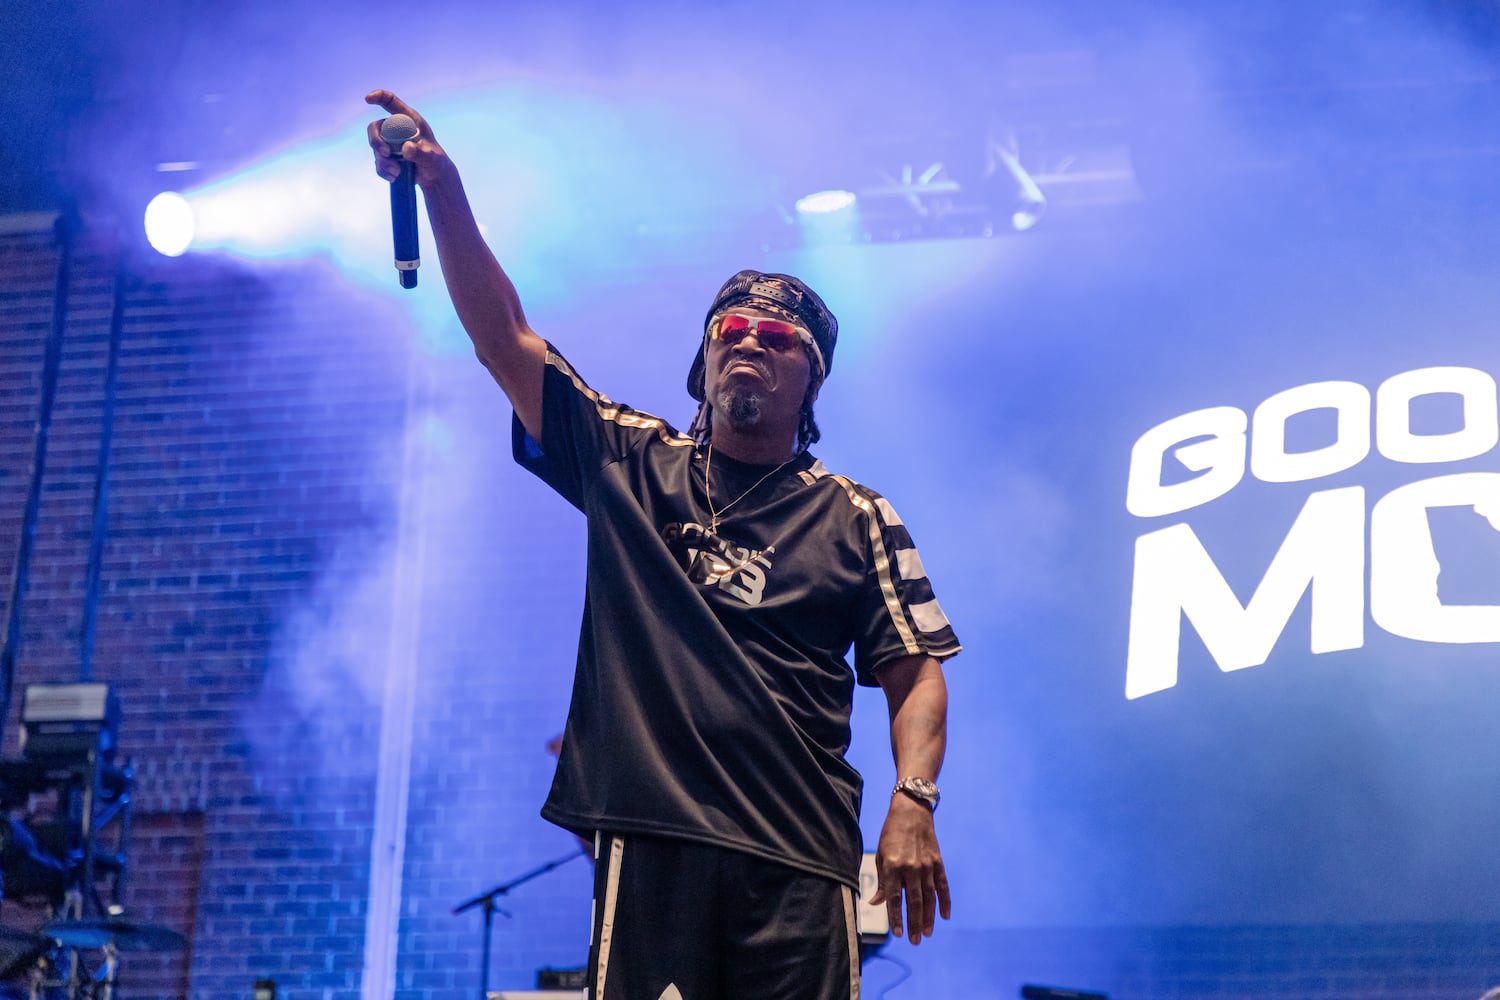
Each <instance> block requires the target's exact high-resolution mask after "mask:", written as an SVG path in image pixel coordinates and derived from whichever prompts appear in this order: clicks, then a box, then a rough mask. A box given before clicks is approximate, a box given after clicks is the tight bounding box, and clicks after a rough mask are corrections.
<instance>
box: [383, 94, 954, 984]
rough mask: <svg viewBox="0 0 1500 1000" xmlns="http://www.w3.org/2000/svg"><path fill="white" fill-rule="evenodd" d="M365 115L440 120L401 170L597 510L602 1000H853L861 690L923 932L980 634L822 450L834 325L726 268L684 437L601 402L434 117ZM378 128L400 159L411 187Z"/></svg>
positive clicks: (545, 473)
mask: <svg viewBox="0 0 1500 1000" xmlns="http://www.w3.org/2000/svg"><path fill="white" fill-rule="evenodd" d="M365 100H366V101H367V102H369V103H370V104H378V105H379V106H381V107H382V108H384V109H385V110H386V111H387V112H391V113H400V114H407V115H411V116H412V118H413V119H414V120H415V121H416V123H417V125H418V126H419V128H420V134H419V135H418V136H417V138H416V139H415V140H413V141H409V142H407V143H406V144H405V145H404V146H403V147H402V148H401V149H400V150H399V152H398V154H397V155H399V157H401V158H404V159H406V160H408V161H410V162H411V163H412V164H413V165H414V168H415V175H416V180H417V183H418V185H420V186H421V188H422V191H423V196H424V197H425V199H426V202H427V214H428V217H429V219H430V220H431V223H432V230H433V234H434V236H435V237H436V241H437V248H438V256H439V259H440V261H441V263H442V270H443V278H444V281H445V282H446V283H447V287H448V292H449V295H450V296H451V297H452V299H453V304H454V307H455V308H456V310H457V312H458V316H459V319H460V320H461V321H462V323H463V326H464V329H465V330H467V331H468V334H469V336H470V338H471V339H472V340H473V342H474V349H475V352H476V353H477V354H478V356H479V360H480V361H481V362H483V364H484V365H485V367H486V368H487V369H488V370H489V371H490V373H491V374H492V375H493V376H494V378H495V381H496V382H498V383H499V384H500V387H501V388H502V389H503V390H504V391H505V393H506V395H507V396H508V397H509V398H510V402H511V404H512V406H513V407H514V408H515V420H514V424H513V427H514V430H513V437H514V449H515V457H516V460H517V461H518V462H519V463H520V464H521V465H523V466H524V467H526V468H527V469H529V470H531V471H532V472H533V473H535V474H536V475H537V476H539V477H540V478H541V479H542V480H543V481H545V482H546V483H547V484H548V485H549V486H551V487H552V488H553V489H555V490H556V491H557V492H558V493H559V494H561V495H562V496H563V498H564V499H566V500H567V501H568V502H569V503H571V504H573V505H574V506H575V507H577V508H578V509H579V510H581V511H583V513H584V514H585V515H586V516H587V519H588V529H587V530H588V566H587V590H586V600H585V604H584V611H583V627H582V633H581V636H580V639H579V650H578V666H577V674H576V676H575V678H574V684H573V696H572V704H571V707H570V709H569V714H568V721H567V728H566V732H565V736H564V738H563V741H562V755H561V759H560V760H559V762H558V767H557V775H556V778H555V779H554V781H553V785H552V790H551V793H550V794H549V796H548V798H547V802H546V805H545V806H544V807H543V809H542V815H543V816H545V817H546V818H547V819H549V820H551V821H552V822H554V823H557V824H559V825H561V826H564V827H566V828H567V829H569V830H572V831H574V832H577V833H581V834H586V835H587V836H589V837H590V838H592V839H593V840H594V842H595V853H596V858H597V864H596V866H595V882H594V917H593V921H594V926H593V934H592V939H591V944H590V956H589V958H590V965H589V970H590V977H591V986H590V990H589V996H590V997H593V998H596V1000H663V998H678V997H680V998H682V1000H719V998H722V1000H773V998H774V1000H804V998H805V1000H833V998H835V997H838V998H843V1000H848V998H852V997H857V996H858V990H859V986H858V984H859V953H858V939H857V938H856V936H855V934H856V931H855V928H854V908H853V894H852V889H853V888H854V887H857V885H858V871H859V862H860V852H861V840H860V830H859V822H858V817H859V805H860V795H861V784H862V783H861V779H860V776H859V774H858V772H856V771H855V770H854V769H853V768H852V767H851V766H850V765H849V764H848V763H847V762H846V761H845V760H844V752H845V750H846V749H847V747H848V745H849V716H850V710H851V708H852V698H853V691H854V684H855V683H856V682H858V683H863V684H867V685H875V684H878V685H879V686H880V687H881V688H882V689H883V690H884V692H885V694H886V697H887V700H888V702H889V704H890V716H891V746H892V750H893V752H894V754H895V760H896V772H897V777H898V779H899V782H898V784H897V786H896V788H895V790H894V791H892V793H891V799H890V811H889V813H888V814H887V817H886V821H885V825H884V827H883V829H882V830H881V834H880V843H879V847H878V853H877V866H878V869H879V873H880V888H879V892H878V893H877V895H876V896H875V897H874V899H873V900H872V902H875V903H882V902H883V903H884V904H885V906H886V910H887V913H888V914H889V916H890V922H891V927H892V930H893V932H894V933H896V934H897V935H900V934H901V933H902V930H903V928H904V929H905V932H906V934H907V935H909V937H910V939H911V941H912V943H913V944H917V943H919V942H920V940H921V938H922V936H923V935H930V934H931V933H932V931H933V925H934V922H935V917H936V915H937V914H938V913H941V914H942V916H943V917H944V918H945V919H946V918H947V917H948V915H949V896H948V881H947V877H946V875H945V873H944V870H943V861H942V857H941V854H940V853H939V850H938V843H937V835H936V833H935V831H934V827H933V811H934V809H935V808H936V806H937V802H938V791H937V786H936V785H935V784H934V781H935V780H936V778H937V775H938V769H939V767H940V766H941V764H942V759H943V751H944V745H945V740H946V721H945V720H946V713H947V698H948V695H947V687H946V684H945V681H944V679H943V671H942V667H941V666H940V662H941V661H942V660H944V659H946V658H948V657H950V656H953V655H954V654H956V653H957V652H958V651H959V644H958V640H957V638H956V637H955V635H954V633H953V630H952V628H951V627H950V626H949V624H948V620H947V619H946V618H945V617H944V615H943V613H942V610H941V609H940V608H939V607H938V603H937V600H936V599H935V598H934V596H933V592H932V587H931V584H930V583H929V582H928V580H927V577H926V575H925V573H924V571H923V569H922V563H921V560H920V558H918V556H917V551H916V549H915V548H914V547H913V545H912V540H911V536H910V535H908V533H907V530H906V528H905V526H904V525H903V524H902V522H901V520H900V518H899V517H897V516H896V512H895V511H894V510H893V509H892V508H891V506H890V504H889V503H887V502H886V501H885V500H884V499H883V498H882V497H881V496H880V495H879V494H878V493H875V492H874V491H873V490H870V489H867V488H866V487H864V486H861V485H859V484H858V483H855V482H853V481H851V480H849V479H846V478H844V477H843V476H837V475H833V474H831V473H830V472H829V471H828V470H827V469H826V468H825V467H824V466H823V464H822V463H821V462H819V461H818V460H817V459H815V458H814V457H813V456H812V455H811V454H809V453H808V451H807V447H808V446H809V445H810V444H812V443H813V442H815V441H817V440H818V429H817V424H816V423H815V422H814V420H813V411H812V404H813V401H814V400H815V399H816V398H817V395H818V390H819V388H820V387H821V385H822V383H823V380H824V379H825V378H826V377H827V375H828V373H829V371H830V370H831V368H832V366H833V353H834V347H835V345H836V343H837V339H838V323H837V321H836V320H835V319H834V317H833V315H832V313H830V312H829V311H828V309H827V307H826V306H825V305H824V304H823V301H822V300H821V299H820V298H819V297H818V296H817V295H816V294H814V293H813V291H812V290H811V289H810V288H808V287H807V286H806V285H805V284H803V283H802V282H801V281H799V280H798V279H796V278H793V277H790V276H787V275H780V274H761V273H759V272H755V271H741V272H740V273H739V274H736V275H735V276H734V277H732V278H730V279H729V281H728V282H727V283H726V284H725V285H724V286H723V287H722V288H721V289H720V290H719V293H718V295H716V296H715V297H714V299H713V302H712V305H711V306H710V308H709V310H708V315H707V317H706V320H705V328H704V333H703V336H702V338H701V341H700V343H699V344H698V345H697V350H696V353H695V354H694V356H693V360H692V365H691V368H690V370H689V373H688V391H689V393H691V394H692V396H693V398H694V399H696V400H698V401H699V403H700V406H699V409H698V414H697V417H696V418H695V420H694V421H693V424H692V427H691V428H690V433H689V434H681V433H678V432H677V431H676V430H674V429H673V428H672V427H671V426H669V425H668V424H667V423H666V422H665V421H663V420H661V419H659V418H657V417H653V416H650V415H649V414H646V413H642V412H640V411H637V410H633V409H631V408H630V407H628V406H624V405H623V404H619V403H616V402H613V401H612V400H610V399H609V398H608V397H606V396H604V395H602V394H600V393H598V392H596V391H594V390H593V389H592V388H590V387H589V385H588V384H587V383H586V382H585V381H584V380H583V378H582V377H581V376H580V375H578V374H577V373H576V372H574V370H573V368H572V367H571V366H570V365H569V364H568V362H567V361H566V360H565V359H564V358H563V356H562V355H561V354H560V353H559V352H558V350H557V349H556V348H554V347H553V346H552V345H551V344H549V343H547V342H546V341H544V340H542V339H541V338H540V337H539V336H537V335H536V334H535V333H534V332H533V331H532V330H531V328H530V327H529V326H528V325H527V323H526V318H525V316H524V315H523V313H522V311H521V303H520V300H519V298H518V297H517V294H516V290H515V288H514V286H513V285H512V284H511V282H510V280H509V279H508V278H507V277H506V275H505V273H504V272H503V271H502V270H501V268H500V266H499V264H498V263H497V262H496V260H495V257H494V255H493V254H492V253H491V252H490V250H489V248H488V247H487V246H486V245H485V243H484V241H483V239H482V237H481V236H480V233H479V228H478V226H477V225H476V223H475V220H474V216H473V213H472V212H471V211H470V209H469V206H468V201H467V198H466V196H465V194H464V191H463V186H462V184H461V182H460V180H459V175H458V171H457V169H456V168H455V167H454V165H453V163H452V161H451V160H450V159H448V157H447V156H446V154H445V153H444V152H443V150H442V148H441V147H440V146H439V145H438V144H437V142H436V140H435V139H434V137H433V133H432V130H431V129H430V128H429V127H428V125H427V123H426V122H425V121H424V120H423V119H422V118H421V116H419V115H417V114H416V112H414V111H412V109H411V108H409V107H407V106H406V104H405V103H403V102H402V101H401V100H400V99H399V98H397V97H396V96H395V95H393V94H391V93H390V92H389V91H384V90H377V91H375V92H374V93H372V94H370V95H368V96H367V97H366V98H365ZM378 125H379V123H378V122H376V123H372V124H371V126H370V145H371V147H372V148H373V149H374V151H375V161H376V167H377V170H378V171H379V172H380V174H381V175H382V176H383V177H386V178H387V179H393V178H394V177H395V176H396V175H397V174H398V173H399V166H398V160H397V157H396V155H393V154H392V153H391V151H390V150H389V149H388V148H387V146H386V144H385V143H384V142H382V141H381V140H380V137H379V131H378ZM638 333H639V331H635V332H634V333H633V334H632V335H638ZM684 353H686V351H685V349H684ZM851 646H852V647H853V650H854V665H853V669H852V670H851V668H850V667H849V665H848V663H847V662H846V661H845V659H844V654H845V653H846V652H847V651H848V650H849V648H850V647H851ZM903 899H904V900H905V912H904V913H903V907H902V901H903Z"/></svg>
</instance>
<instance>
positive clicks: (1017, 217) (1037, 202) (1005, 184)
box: [984, 139, 1047, 233]
mask: <svg viewBox="0 0 1500 1000" xmlns="http://www.w3.org/2000/svg"><path fill="white" fill-rule="evenodd" d="M984 183H985V186H986V187H987V188H989V190H990V192H991V198H992V201H993V204H994V207H995V209H996V211H997V212H1007V213H1008V218H1009V221H1010V225H1011V228H1012V229H1014V230H1015V231H1016V232H1018V233H1024V232H1026V230H1028V229H1031V228H1032V227H1034V226H1035V225H1036V224H1037V223H1038V222H1040V221H1041V220H1042V214H1043V213H1044V212H1046V210H1047V196H1046V195H1044V194H1042V189H1041V188H1040V187H1039V186H1038V185H1037V182H1036V180H1035V179H1034V178H1033V177H1032V176H1031V175H1030V174H1029V173H1027V172H1026V168H1025V167H1023V166H1021V159H1020V157H1019V156H1017V155H1016V152H1015V149H1014V148H1013V147H1012V145H1011V144H1010V143H1008V142H1006V141H1002V140H998V139H991V140H990V141H989V142H988V143H987V144H986V149H985V165H984Z"/></svg>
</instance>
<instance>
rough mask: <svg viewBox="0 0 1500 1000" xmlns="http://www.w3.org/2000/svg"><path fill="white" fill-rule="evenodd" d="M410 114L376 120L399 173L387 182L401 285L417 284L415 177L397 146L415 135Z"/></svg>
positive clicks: (418, 262) (414, 169)
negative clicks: (389, 184)
mask: <svg viewBox="0 0 1500 1000" xmlns="http://www.w3.org/2000/svg"><path fill="white" fill-rule="evenodd" d="M418 131H419V130H418V129H417V123H416V122H414V121H412V120H411V116H410V115H391V116H390V117H389V118H387V119H385V121H383V122H381V123H380V138H381V139H382V140H384V142H385V144H386V145H388V146H390V147H391V152H392V153H393V154H395V155H396V157H397V158H398V159H397V162H399V163H400V164H401V176H400V177H397V178H396V179H395V180H393V181H391V237H392V239H393V241H394V242H395V245H396V274H397V275H399V276H400V278H401V287H402V288H416V287H417V266H418V265H419V264H421V263H422V261H421V258H420V256H419V254H418V253H417V176H416V168H415V167H413V166H412V163H411V161H410V160H402V159H400V156H401V147H402V145H403V144H405V143H406V142H407V140H409V139H415V138H416V137H417V135H418Z"/></svg>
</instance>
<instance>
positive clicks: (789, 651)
mask: <svg viewBox="0 0 1500 1000" xmlns="http://www.w3.org/2000/svg"><path fill="white" fill-rule="evenodd" d="M545 372H546V373H545V376H544V379H545V381H544V389H543V394H542V404H543V414H542V438H543V440H542V441H541V442H540V443H537V442H535V441H533V440H532V439H531V437H530V436H529V435H528V434H527V433H526V431H525V429H524V428H522V426H521V424H520V421H519V420H516V421H514V427H513V437H514V448H515V456H516V460H517V461H518V462H520V463H521V464H522V465H523V466H524V467H526V468H527V469H529V470H531V471H532V472H534V473H535V474H536V475H537V476H539V477H540V478H541V479H542V480H543V481H545V482H546V483H547V484H548V485H550V486H551V487H552V488H553V489H555V490H556V491H557V492H558V493H559V494H561V495H562V496H563V497H564V498H566V499H567V500H568V501H569V502H570V503H572V504H573V505H574V506H575V507H577V508H578V509H579V510H581V511H583V512H584V514H585V515H587V518H588V569H587V582H586V595H585V600H584V610H583V626H582V631H581V634H580V636H579V641H578V667H577V674H576V676H575V678H574V683H573V696H572V704H571V707H570V709H569V712H568V722H567V729H566V731H565V734H564V737H563V742H562V755H561V758H560V760H559V762H558V767H557V774H556V777H555V779H554V780H553V784H552V791H551V793H550V795H549V796H548V798H547V802H546V805H545V806H544V807H543V808H542V815H543V816H544V817H545V818H547V819H548V820H551V821H552V822H554V823H557V824H559V825H561V826H564V827H567V828H568V829H570V830H573V831H575V832H580V833H584V834H592V832H593V831H594V830H598V829H603V830H611V831H619V832H622V833H643V834H657V835H664V836H671V837H682V838H686V839H689V840H697V841H702V842H706V843H712V844H718V845H720V846H723V847H728V848H732V849H735V850H741V851H747V852H749V853H751V854H755V855H758V856H761V857H764V858H769V859H771V860H773V861H779V862H782V863H784V864H788V865H792V866H794V867H797V868H801V869H804V870H807V871H812V872H816V873H819V874H823V875H827V876H829V877H832V878H835V879H838V880H840V881H842V882H845V883H847V884H850V885H855V884H857V881H856V880H857V876H858V871H859V860H860V850H861V841H860V831H859V802H860V790H861V779H860V776H859V773H858V772H857V771H855V770H854V768H853V767H851V766H850V765H849V764H848V763H847V762H846V761H845V759H844V753H845V751H846V750H847V749H848V746H849V715H850V710H851V707H852V698H853V692H854V684H855V683H856V681H858V682H859V683H862V684H867V685H869V684H875V683H876V681H875V677H874V671H875V668H877V667H879V666H880V665H881V664H882V663H884V662H886V661H889V660H892V659H895V658H897V657H902V656H907V655H911V654H918V653H926V654H930V655H932V656H935V657H938V658H940V659H945V658H947V657H949V656H952V655H953V654H955V653H957V652H958V651H959V644H958V640H957V638H956V637H955V636H954V633H953V630H952V628H951V627H950V626H949V624H948V620H947V618H946V617H944V615H943V612H942V610H941V609H940V608H939V607H938V604H937V601H936V599H935V598H934V597H933V593H932V588H931V585H930V584H929V583H928V581H927V577H926V574H925V573H924V572H923V570H922V564H921V560H920V559H919V558H918V556H917V552H916V549H915V548H914V547H913V546H912V543H911V538H910V536H909V535H908V534H907V531H906V528H905V527H904V526H903V525H902V524H901V521H900V519H899V518H898V517H897V516H896V513H895V511H894V510H892V509H891V507H890V505H889V504H888V503H887V502H886V501H885V500H884V499H883V498H882V497H881V496H879V495H878V494H877V493H875V492H874V491H872V490H869V489H866V488H865V487H863V486H860V485H859V484H857V483H854V482H852V481H850V480H848V479H846V478H844V477H842V476H835V475H832V474H830V473H829V472H828V471H827V470H826V469H825V468H824V467H823V465H822V463H821V462H819V461H817V460H816V459H814V458H813V457H812V456H811V455H809V454H806V453H803V454H801V455H799V456H797V457H796V458H795V459H793V460H792V461H791V462H789V463H787V464H786V465H785V466H784V467H782V468H781V469H779V470H778V471H775V472H771V474H770V475H769V476H767V473H768V472H770V470H769V469H768V468H765V467H759V466H750V465H745V464H744V463H739V462H735V461H734V460H732V459H730V458H729V457H728V456H725V455H722V454H715V455H714V456H713V470H712V471H713V477H714V498H715V502H716V505H717V506H718V507H719V508H720V510H721V518H720V522H719V527H718V531H717V533H714V532H710V530H709V528H708V527H707V525H708V524H709V522H710V515H709V509H708V504H707V497H706V495H705V480H704V472H705V462H704V455H703V454H702V452H701V451H700V449H698V448H696V447H695V445H694V442H693V441H692V439H691V438H689V437H686V436H684V435H682V434H679V433H678V432H677V431H676V430H674V429H673V428H672V427H671V426H669V425H668V424H667V423H666V422H664V421H662V420H660V419H659V418H657V417H653V416H650V415H649V414H645V413H641V412H639V411H636V410H632V409H631V408H629V407H627V406H623V405H621V404H617V403H614V402H612V401H611V400H609V399H608V398H607V397H605V396H604V395H602V394H600V393H597V392H595V391H594V390H592V389H590V388H589V387H588V386H587V385H586V384H585V383H584V382H583V380H582V379H580V378H579V377H578V375H577V374H576V373H574V371H573V369H572V368H571V367H570V366H569V365H568V363H567V361H565V360H564V359H563V358H562V357H561V356H560V355H558V354H557V353H556V352H555V351H554V350H552V349H550V347H549V350H548V354H547V364H546V369H545ZM763 476H764V477H766V478H765V479H764V480H763V481H760V482H759V483H758V485H757V481H758V480H761V477H763ZM745 490H748V491H749V492H748V493H745V495H744V496H743V499H740V500H737V501H736V502H734V503H733V505H732V506H730V507H729V508H728V509H724V508H725V504H727V503H729V502H730V501H731V500H734V498H736V497H739V496H740V495H741V492H742V491H745ZM851 645H852V646H853V648H854V666H853V669H852V670H851V669H850V666H849V664H848V663H847V662H846V660H845V659H844V655H845V653H846V652H847V651H848V650H849V648H850V647H851Z"/></svg>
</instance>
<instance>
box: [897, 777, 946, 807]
mask: <svg viewBox="0 0 1500 1000" xmlns="http://www.w3.org/2000/svg"><path fill="white" fill-rule="evenodd" d="M896 788H897V789H898V790H900V791H903V792H906V793H907V794H908V795H913V796H916V797H917V798H919V799H925V800H926V801H927V802H930V803H931V804H932V805H934V806H935V805H937V803H938V798H939V795H938V787H937V785H935V784H933V783H932V782H930V781H928V780H927V779H926V778H902V779H901V782H900V784H898V785H897V786H896Z"/></svg>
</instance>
